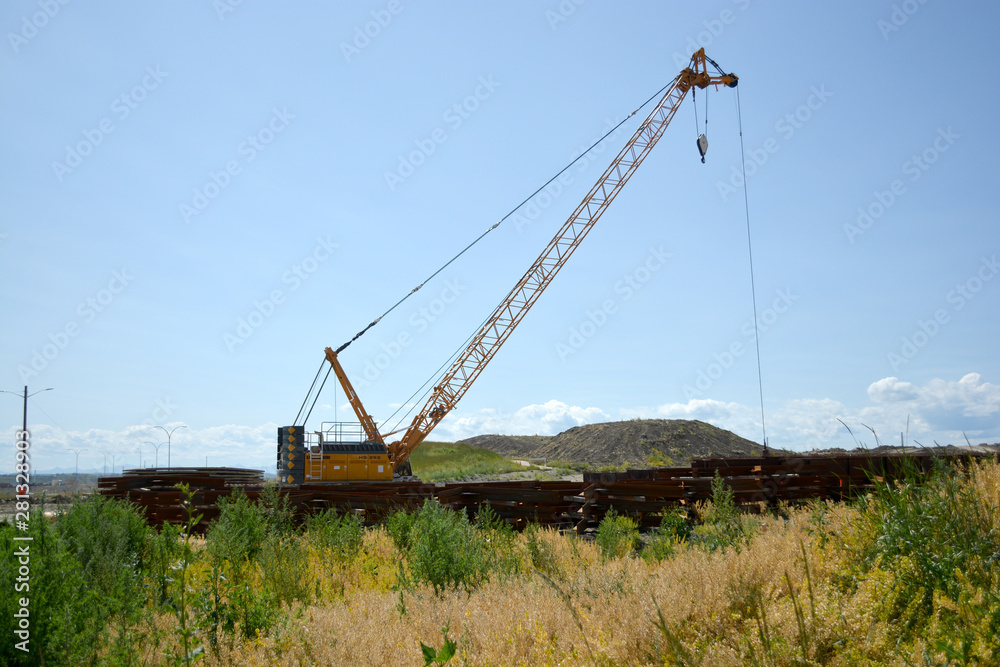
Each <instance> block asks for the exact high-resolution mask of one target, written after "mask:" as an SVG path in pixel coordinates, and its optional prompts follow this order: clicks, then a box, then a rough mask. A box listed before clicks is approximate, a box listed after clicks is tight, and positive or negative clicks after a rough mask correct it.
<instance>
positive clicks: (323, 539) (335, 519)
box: [305, 507, 365, 561]
mask: <svg viewBox="0 0 1000 667" xmlns="http://www.w3.org/2000/svg"><path fill="white" fill-rule="evenodd" d="M305 528H306V535H307V536H308V538H309V540H311V541H312V542H313V544H315V545H316V546H318V547H320V548H322V549H326V550H328V551H329V552H330V553H332V554H333V555H335V556H336V557H338V558H340V559H342V560H345V561H351V560H354V558H355V556H357V555H358V552H359V551H360V550H361V543H362V540H363V539H364V536H365V528H364V525H363V524H362V523H361V519H360V517H358V515H357V514H354V513H348V514H341V513H339V512H338V511H337V510H336V508H332V507H331V508H330V509H328V510H326V511H325V512H322V513H320V514H311V515H309V516H308V517H307V518H306V523H305Z"/></svg>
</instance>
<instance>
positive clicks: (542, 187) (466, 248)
mask: <svg viewBox="0 0 1000 667" xmlns="http://www.w3.org/2000/svg"><path fill="white" fill-rule="evenodd" d="M677 79H678V77H676V76H675V77H674V78H673V80H672V81H671V82H670V83H668V84H667V85H665V86H663V88H660V89H659V90H658V91H656V92H655V93H653V95H651V96H650V97H649V99H647V100H646V101H645V102H643V103H642V104H640V105H639V106H638V107H636V109H635V110H634V111H632V113H630V114H629V115H628V116H626V117H625V118H623V119H622V120H621V121H620V122H619V123H618V124H617V125H615V126H614V127H613V128H611V129H610V130H608V131H607V132H605V133H604V135H603V136H602V137H601V138H600V139H598V140H597V141H595V142H594V143H593V144H591V145H590V147H589V148H588V149H587V150H585V151H583V152H582V153H580V154H579V155H578V156H576V157H575V158H573V159H572V160H571V161H570V162H569V163H568V164H567V165H566V166H565V167H563V168H562V169H560V170H559V171H558V172H557V173H556V175H555V176H553V177H552V178H550V179H549V180H547V181H545V183H543V184H542V185H541V186H540V187H539V188H538V189H537V190H535V191H534V192H532V193H531V194H530V195H528V196H527V197H525V198H524V199H523V200H522V201H521V203H519V204H518V205H517V206H515V207H514V208H512V209H511V210H510V211H508V212H507V214H506V215H505V216H503V217H502V218H500V220H498V221H497V222H495V223H493V225H492V226H490V227H489V228H488V229H487V230H486V231H485V232H483V233H482V234H480V235H479V236H478V237H476V239H475V240H474V241H473V242H472V243H470V244H469V245H467V246H465V248H463V249H462V250H461V252H459V253H458V254H457V255H455V256H454V257H452V258H451V259H449V260H448V261H447V262H445V263H444V264H443V265H442V266H441V267H440V268H438V269H437V270H436V271H434V273H432V274H431V275H429V276H428V277H427V278H425V279H424V280H423V282H421V283H420V284H419V285H417V286H416V287H414V288H413V289H412V290H410V291H409V292H408V293H407V294H406V296H404V297H403V298H401V299H400V300H399V301H397V302H396V303H394V304H393V305H392V306H391V307H390V308H389V309H388V310H386V311H385V312H384V313H382V314H381V315H379V316H378V317H376V318H375V319H374V320H372V321H371V322H370V323H369V324H368V326H366V327H365V328H364V329H362V330H361V331H359V332H358V333H356V334H355V335H354V337H353V338H351V340H349V341H347V342H346V343H344V344H343V345H341V346H340V347H338V348H337V350H336V351H337V353H338V354H339V353H340V352H341V351H343V350H344V349H345V348H346V347H347V346H348V345H350V344H351V343H353V342H354V341H356V340H357V339H358V338H360V337H361V336H362V335H364V334H365V333H366V332H367V331H368V330H369V329H371V328H372V327H373V326H375V325H376V324H378V323H379V321H380V320H381V319H382V318H383V317H385V316H386V315H388V314H389V313H391V312H392V311H394V310H395V309H396V308H398V307H399V305H400V304H402V303H403V302H404V301H406V300H407V299H409V298H410V297H411V296H413V295H414V294H416V293H417V291H419V290H420V288H421V287H423V286H424V285H426V284H427V283H428V282H429V281H430V280H433V279H434V277H435V276H437V275H438V274H439V273H441V272H442V271H444V270H445V269H446V268H448V266H450V265H451V263H452V262H454V261H455V260H457V259H458V258H459V257H461V256H462V255H464V254H465V253H466V252H467V251H468V250H469V249H470V248H472V246H474V245H476V244H477V243H479V242H480V241H482V240H483V238H484V237H485V236H486V235H487V234H489V233H490V232H492V231H493V230H494V229H496V228H497V227H499V226H500V225H501V224H503V222H504V221H505V220H507V218H509V217H510V216H512V215H514V213H516V212H517V211H518V210H520V208H521V207H522V206H524V205H525V204H527V203H528V202H529V201H531V200H532V199H533V198H534V197H535V195H537V194H538V193H539V192H541V191H542V190H544V189H545V188H547V187H548V186H549V185H550V184H551V183H552V181H554V180H556V179H557V178H559V177H560V176H562V175H563V174H564V173H565V172H566V170H568V169H569V168H570V167H572V166H573V165H574V164H576V163H577V162H578V161H579V160H580V159H581V158H583V156H585V155H587V154H588V153H590V151H592V150H594V148H596V147H597V146H598V144H600V143H601V142H602V141H604V140H605V139H607V138H608V137H609V136H611V135H612V134H613V133H615V132H616V131H618V128H619V127H621V126H622V125H624V124H625V123H626V122H627V121H628V120H629V119H630V118H632V116H634V115H636V114H637V113H639V112H640V111H642V109H643V108H644V107H645V106H646V105H648V104H649V103H650V102H652V101H653V100H654V99H656V98H657V97H658V96H659V95H660V94H661V93H662V92H663V91H664V90H666V89H667V88H669V87H670V86H672V85H674V83H676V81H677Z"/></svg>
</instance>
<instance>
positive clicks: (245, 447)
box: [0, 373, 1000, 473]
mask: <svg viewBox="0 0 1000 667" xmlns="http://www.w3.org/2000/svg"><path fill="white" fill-rule="evenodd" d="M868 397H869V399H870V403H868V404H867V405H862V406H853V407H850V406H847V405H845V404H843V403H841V402H839V401H836V400H834V399H830V398H816V399H795V400H788V401H785V402H783V403H781V404H780V405H777V406H770V407H768V410H767V412H766V414H765V416H766V418H767V433H768V441H769V443H770V444H771V446H773V447H780V448H786V449H795V450H805V449H812V448H828V447H847V448H851V447H854V446H855V440H854V438H857V440H858V442H860V443H861V444H863V445H865V446H874V445H875V444H876V443H875V442H874V435H873V434H872V432H871V431H870V430H869V429H868V428H866V426H867V427H871V428H872V429H874V431H875V433H876V434H878V438H879V442H881V443H882V444H890V443H896V442H899V438H900V434H903V436H902V437H903V438H904V439H905V438H908V441H909V442H914V441H916V442H920V443H921V444H924V445H932V444H933V443H934V442H935V441H937V442H939V443H940V444H946V443H951V444H961V443H964V442H965V435H966V434H967V435H968V437H969V439H970V440H972V442H973V443H974V444H975V443H978V442H998V441H1000V386H998V385H994V384H990V383H988V382H983V380H982V378H981V377H980V376H979V375H978V374H977V373H969V374H967V375H965V376H964V377H962V378H961V379H959V380H945V379H933V380H930V381H928V382H926V383H924V384H922V385H915V384H913V383H911V382H907V381H905V380H901V379H899V378H896V377H887V378H882V379H881V380H878V381H876V382H873V383H872V384H871V385H870V386H869V387H868ZM634 417H639V418H660V419H697V420H700V421H704V422H706V423H709V424H712V425H714V426H718V427H720V428H724V429H727V430H729V431H732V432H734V433H736V434H737V435H740V436H742V437H744V438H747V439H750V440H753V441H755V442H759V441H760V432H761V431H760V428H761V427H760V409H759V407H757V406H747V405H743V404H741V403H734V402H729V403H727V402H723V401H716V400H712V399H693V400H690V401H688V402H686V403H666V404H663V405H659V406H654V407H637V408H629V409H621V410H617V411H615V414H613V415H612V414H609V413H608V412H606V411H605V410H603V409H601V408H599V407H595V406H590V407H582V406H575V405H567V404H566V403H563V402H561V401H558V400H550V401H547V402H545V403H541V404H535V405H526V406H524V407H522V408H520V409H518V410H516V411H514V412H513V413H504V412H501V411H498V410H489V409H486V410H479V411H476V412H472V413H468V414H465V413H462V412H459V411H456V412H453V413H452V414H450V415H449V416H448V417H447V418H446V419H445V420H444V422H442V423H441V424H440V425H439V426H438V428H437V430H436V431H434V432H433V433H432V434H431V438H432V439H439V440H448V441H454V440H461V439H462V438H468V437H471V436H474V435H482V434H486V433H501V434H509V435H535V434H537V435H555V434H557V433H561V432H562V431H565V430H566V429H569V428H572V427H574V426H580V425H583V424H592V423H598V422H604V421H612V420H615V419H628V418H634ZM841 420H842V421H843V422H844V423H846V424H847V425H848V426H849V427H850V428H851V430H852V432H853V436H854V437H852V436H851V434H849V433H848V431H847V429H845V428H844V426H843V424H841ZM174 425H176V424H169V425H167V426H168V428H169V427H172V426H174ZM15 431H16V429H14V428H10V429H8V437H9V442H13V441H14V433H15ZM907 434H908V435H907ZM31 435H32V439H31V442H32V445H31V449H30V450H29V451H30V454H31V463H32V469H34V470H38V471H41V470H50V469H53V468H60V469H63V470H69V471H72V470H73V467H74V464H75V459H76V457H75V456H74V455H73V454H72V453H71V452H70V451H69V449H86V452H84V453H82V454H81V455H80V470H81V471H100V470H102V468H103V465H104V457H103V455H102V454H101V453H100V452H101V451H103V452H106V453H107V454H108V455H109V456H108V467H109V468H110V465H111V455H114V457H115V463H116V464H117V465H118V466H119V467H120V466H121V465H122V464H123V463H124V465H125V466H126V467H128V468H132V467H136V466H138V465H139V457H140V455H139V454H138V453H137V448H139V449H141V450H142V457H143V461H144V463H145V464H146V465H152V464H153V461H154V451H153V449H152V447H150V446H149V445H148V444H146V442H147V441H151V442H154V443H157V444H158V443H161V442H163V440H164V434H163V432H162V431H159V430H158V429H154V428H152V427H149V426H141V425H139V426H129V427H126V428H124V429H121V430H119V431H110V430H106V429H90V430H87V431H66V430H63V429H61V428H58V427H54V426H48V425H38V426H35V427H33V429H32V431H31ZM276 435H277V425H276V424H271V423H268V424H262V425H259V426H242V425H237V424H228V425H222V426H212V427H207V428H202V429H195V428H185V429H180V430H177V431H175V432H174V435H173V439H172V444H171V462H172V464H173V465H174V466H199V465H204V463H205V457H206V456H207V457H208V464H209V465H211V466H230V467H240V468H256V469H262V470H265V471H266V472H269V473H270V472H273V471H274V466H275V449H274V448H275V444H276ZM159 463H160V465H161V466H163V465H165V463H166V447H161V449H160V452H159ZM13 465H14V459H13V456H10V457H8V459H7V461H6V462H5V464H3V465H0V470H2V471H5V472H11V471H12V470H13Z"/></svg>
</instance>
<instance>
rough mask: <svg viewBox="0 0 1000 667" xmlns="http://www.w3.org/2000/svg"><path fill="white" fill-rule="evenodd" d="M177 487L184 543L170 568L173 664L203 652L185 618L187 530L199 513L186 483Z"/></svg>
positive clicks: (188, 554) (191, 554) (192, 659)
mask: <svg viewBox="0 0 1000 667" xmlns="http://www.w3.org/2000/svg"><path fill="white" fill-rule="evenodd" d="M177 488H178V489H179V490H180V492H181V496H182V498H183V500H182V501H181V502H182V505H183V507H184V513H185V515H186V518H185V521H184V542H183V545H182V547H181V554H180V555H181V558H180V561H178V562H177V564H176V565H175V566H174V569H175V570H176V571H177V581H176V585H177V589H176V592H175V593H174V595H172V596H171V598H170V601H171V607H172V608H173V611H174V615H175V616H176V617H177V630H176V634H177V636H178V638H179V639H180V641H181V653H180V654H176V653H175V654H173V655H172V656H171V658H172V660H173V662H174V663H175V664H184V665H190V664H192V663H193V662H195V661H196V660H199V659H201V658H202V657H203V656H204V651H205V647H204V646H195V640H196V638H197V634H198V631H197V629H196V628H195V627H192V626H191V625H190V623H189V621H190V619H189V618H188V606H189V603H190V601H191V600H190V596H191V594H192V593H193V592H194V591H193V589H192V587H191V585H190V583H191V582H190V580H189V572H188V570H189V568H190V567H191V564H192V563H193V562H194V559H195V555H194V549H193V548H192V547H191V533H192V531H194V528H195V526H197V525H198V524H199V523H200V522H201V515H200V514H195V509H194V492H193V491H191V489H190V488H189V487H188V485H187V484H184V483H180V484H178V485H177Z"/></svg>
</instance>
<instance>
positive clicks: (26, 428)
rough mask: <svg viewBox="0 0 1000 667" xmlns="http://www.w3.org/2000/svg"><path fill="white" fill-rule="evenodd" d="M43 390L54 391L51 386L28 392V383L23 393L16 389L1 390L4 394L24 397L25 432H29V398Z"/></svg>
mask: <svg viewBox="0 0 1000 667" xmlns="http://www.w3.org/2000/svg"><path fill="white" fill-rule="evenodd" d="M43 391H52V387H49V388H48V389H39V390H38V391H36V392H34V393H31V394H29V393H28V385H24V393H23V394H18V393H17V392H14V391H7V390H6V389H2V390H0V393H3V394H14V395H15V396H23V397H24V432H25V433H27V432H28V399H29V398H31V397H32V396H34V395H35V394H40V393H42V392H43Z"/></svg>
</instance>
